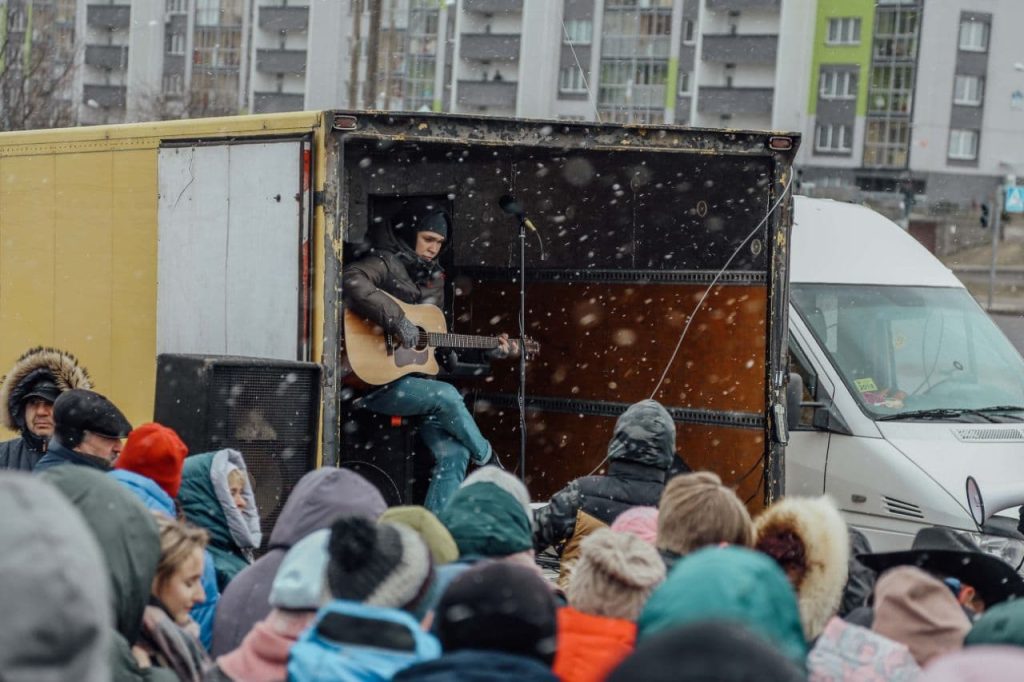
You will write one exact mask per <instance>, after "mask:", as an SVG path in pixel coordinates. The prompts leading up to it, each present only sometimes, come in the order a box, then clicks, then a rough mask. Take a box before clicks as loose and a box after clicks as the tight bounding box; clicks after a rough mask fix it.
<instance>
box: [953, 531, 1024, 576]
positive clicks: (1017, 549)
mask: <svg viewBox="0 0 1024 682" xmlns="http://www.w3.org/2000/svg"><path fill="white" fill-rule="evenodd" d="M964 535H966V536H967V537H968V538H969V539H970V540H971V542H973V543H974V544H976V545H978V547H979V548H980V549H981V551H982V552H985V554H991V555H992V556H995V557H999V558H1000V559H1002V560H1003V561H1005V562H1006V563H1008V564H1010V565H1011V566H1013V569H1014V570H1015V571H1017V572H1018V573H1020V572H1021V566H1022V565H1024V540H1018V539H1017V538H1008V537H1005V536H1002V535H989V534H987V533H964Z"/></svg>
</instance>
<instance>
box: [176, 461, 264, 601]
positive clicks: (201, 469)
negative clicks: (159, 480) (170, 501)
mask: <svg viewBox="0 0 1024 682" xmlns="http://www.w3.org/2000/svg"><path fill="white" fill-rule="evenodd" d="M233 466H234V467H238V468H239V469H240V470H241V471H242V473H243V474H244V473H246V467H245V460H244V459H242V455H241V453H239V452H238V451H237V450H218V451H217V452H207V453H203V454H201V455H192V456H191V457H188V458H187V459H186V460H185V466H184V468H183V469H182V474H181V488H180V489H179V490H178V504H180V505H181V509H182V511H183V512H184V514H185V518H186V519H188V520H189V522H191V523H192V524H194V525H196V526H200V527H201V528H204V529H205V530H206V532H207V533H209V534H210V544H209V545H208V549H209V551H210V554H211V555H212V556H213V566H214V569H215V570H216V573H217V587H218V589H219V590H220V591H221V592H223V591H224V588H225V587H226V586H227V584H228V583H229V582H230V581H231V579H232V578H234V577H235V576H236V575H238V573H239V572H241V570H242V569H243V568H245V567H246V566H248V565H249V564H250V563H251V561H252V555H253V552H254V551H255V550H256V549H257V548H258V547H259V546H260V542H261V540H262V537H263V536H262V534H261V533H260V517H259V512H258V511H257V509H256V498H255V496H254V495H253V492H252V488H251V487H250V485H249V483H248V476H247V477H246V486H245V491H244V492H243V497H244V498H245V501H246V509H245V510H240V509H238V508H237V507H236V506H235V505H234V503H233V502H232V501H231V494H230V492H229V487H228V481H227V476H228V471H229V470H230V469H231V467H233Z"/></svg>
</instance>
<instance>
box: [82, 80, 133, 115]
mask: <svg viewBox="0 0 1024 682" xmlns="http://www.w3.org/2000/svg"><path fill="white" fill-rule="evenodd" d="M124 99H125V86H123V85H86V86H84V87H83V88H82V102H83V103H85V105H86V106H88V107H98V108H100V109H124ZM93 103H95V104H93Z"/></svg>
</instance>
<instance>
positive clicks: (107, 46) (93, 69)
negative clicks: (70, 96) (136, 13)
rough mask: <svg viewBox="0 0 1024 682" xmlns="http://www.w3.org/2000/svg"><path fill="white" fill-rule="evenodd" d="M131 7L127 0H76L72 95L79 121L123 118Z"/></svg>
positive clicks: (104, 120)
mask: <svg viewBox="0 0 1024 682" xmlns="http://www.w3.org/2000/svg"><path fill="white" fill-rule="evenodd" d="M131 9H132V8H131V4H130V3H129V2H127V1H123V2H115V1H114V0H106V1H105V2H99V1H90V0H77V4H76V9H75V35H76V37H77V41H78V43H79V49H78V54H77V57H78V59H79V60H80V61H79V62H78V64H77V68H76V69H75V84H74V94H75V101H76V102H77V104H78V122H79V123H81V124H84V125H91V124H98V123H121V122H123V121H124V120H125V112H126V104H127V93H128V42H129V37H130V29H131V26H132V22H131Z"/></svg>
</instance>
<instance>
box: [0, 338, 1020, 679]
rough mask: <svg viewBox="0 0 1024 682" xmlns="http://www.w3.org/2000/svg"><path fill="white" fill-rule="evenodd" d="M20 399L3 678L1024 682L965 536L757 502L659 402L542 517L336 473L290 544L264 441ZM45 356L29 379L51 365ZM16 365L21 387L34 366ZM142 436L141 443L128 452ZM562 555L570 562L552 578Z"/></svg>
mask: <svg viewBox="0 0 1024 682" xmlns="http://www.w3.org/2000/svg"><path fill="white" fill-rule="evenodd" d="M22 365H24V366H21V367H20V369H19V370H18V371H16V372H13V373H12V374H9V375H8V377H7V379H5V381H4V383H3V385H2V386H0V404H2V405H3V406H4V407H5V408H6V414H5V415H4V416H5V419H6V420H7V423H8V425H9V426H11V427H13V428H15V429H17V430H18V431H19V433H20V434H21V435H20V436H19V438H20V440H19V439H15V441H17V442H15V441H10V442H8V443H5V444H3V445H0V466H2V467H3V469H5V471H0V513H2V514H3V515H4V519H5V523H4V524H2V526H0V546H2V550H3V551H0V571H2V572H3V575H4V577H5V582H4V589H3V590H0V595H2V596H0V608H2V609H3V612H4V613H6V614H7V616H6V618H5V627H4V628H2V629H0V678H3V679H5V680H6V679H9V680H33V681H36V680H41V681H44V682H45V681H48V680H81V681H83V682H93V681H96V682H99V681H104V682H106V681H108V680H115V681H118V682H120V681H122V680H124V681H138V680H183V681H188V682H199V681H207V682H213V681H227V680H234V681H239V682H241V681H244V682H272V681H283V680H293V681H295V682H307V681H308V682H312V681H314V680H315V681H332V680H338V681H342V680H344V681H348V680H391V679H394V680H401V681H405V682H413V681H419V682H441V681H446V680H470V681H472V680H479V681H490V680H527V681H530V680H536V681H545V680H551V681H555V680H561V681H562V682H597V681H599V680H609V681H610V682H622V681H627V680H643V681H651V682H659V681H661V680H683V681H686V680H693V681H697V680H702V681H721V682H734V681H735V682H739V681H748V680H749V681H753V680H758V681H764V682H772V681H778V682H790V681H797V680H813V681H820V682H827V681H837V682H838V681H840V680H857V681H862V682H872V681H876V680H877V681H883V680H892V681H896V682H903V681H908V682H909V681H913V680H920V682H952V681H957V680H961V681H970V680H986V681H991V682H1000V681H1001V680H1011V679H1012V680H1015V679H1018V678H1017V675H1020V674H1021V673H1020V672H1019V671H1021V670H1024V649H1022V647H1024V600H1021V599H1018V597H1021V596H1024V580H1022V578H1021V576H1020V575H1019V574H1018V573H1017V571H1016V570H1015V569H1014V568H1013V567H1011V566H1010V565H1009V564H1007V563H1005V562H1004V561H1002V560H1001V559H1000V558H998V557H996V556H993V555H991V554H988V553H985V552H982V551H981V550H980V549H979V548H978V547H977V546H975V545H974V544H973V543H972V542H971V540H970V538H969V537H967V536H966V535H964V534H960V533H957V532H955V531H952V530H950V529H942V528H928V529H924V530H922V531H920V532H919V533H918V535H917V537H916V538H915V539H914V545H913V547H912V548H911V549H909V550H905V551H900V552H882V553H878V552H872V551H871V548H870V547H869V546H868V544H867V541H866V539H865V537H864V536H863V535H861V534H860V533H858V532H856V531H855V530H853V529H850V528H847V526H846V524H845V522H844V521H843V518H842V517H841V515H840V514H839V511H838V510H837V508H836V506H835V504H834V503H833V502H832V501H831V500H829V499H828V498H826V497H814V498H811V497H803V498H801V497H787V498H784V499H781V500H778V501H776V502H775V503H773V504H771V505H769V506H768V507H767V508H765V509H763V510H761V511H760V512H759V513H757V514H756V515H755V516H753V517H752V516H751V514H750V513H749V512H748V509H747V507H746V506H745V505H744V504H743V502H742V501H741V500H740V499H739V497H737V495H736V493H735V492H734V491H733V490H732V489H731V488H730V487H729V486H728V485H725V484H723V482H722V481H721V480H720V478H719V477H718V476H717V475H716V474H714V473H711V472H706V471H698V472H689V471H685V470H684V471H680V466H679V457H678V456H677V453H676V437H675V425H674V423H673V420H672V418H671V416H670V415H669V413H668V412H667V411H666V410H665V409H664V408H663V407H662V406H661V405H660V404H658V403H657V402H655V401H652V400H646V401H642V402H640V403H637V404H635V405H633V406H631V407H630V408H629V409H627V410H626V411H625V412H624V413H623V414H622V415H621V417H620V418H619V419H618V421H617V423H616V426H615V429H614V433H613V436H612V439H611V442H610V443H609V446H608V462H609V464H608V467H607V469H606V471H605V472H604V473H602V474H598V475H593V476H588V477H584V478H581V479H577V480H575V481H571V482H569V483H568V485H567V486H566V487H565V488H564V489H563V490H561V491H559V492H558V493H557V494H555V495H554V496H553V497H552V499H551V501H550V503H549V504H547V505H545V506H543V507H540V508H539V509H537V510H536V511H535V510H534V508H533V506H532V505H531V496H530V493H529V491H528V489H527V487H526V486H525V485H524V483H523V482H522V481H521V480H519V479H518V478H516V477H515V476H513V475H512V474H510V473H508V472H506V471H503V470H501V469H500V468H498V467H496V466H482V467H479V468H477V469H476V470H474V471H473V472H472V473H471V474H470V475H469V476H467V477H466V478H465V480H464V481H462V482H461V484H460V485H459V487H458V488H457V489H456V490H454V491H453V492H452V493H451V495H450V497H449V498H448V499H447V501H446V503H445V505H444V507H443V509H441V510H440V511H439V512H438V513H436V514H435V513H433V512H432V511H430V510H428V509H427V508H425V507H419V506H400V507H391V508H388V506H387V505H386V503H385V501H384V499H383V498H382V496H381V494H380V493H379V492H378V491H377V489H376V488H375V487H374V486H373V485H371V484H370V483H369V482H368V481H367V480H365V479H364V478H362V477H361V476H360V475H359V474H357V473H355V472H353V471H351V470H348V469H345V468H333V467H324V468H320V469H316V470H314V471H311V472H309V473H307V474H306V475H305V476H304V477H303V478H302V479H301V480H300V481H299V482H298V484H297V485H296V486H295V487H294V489H293V490H292V491H291V493H290V495H289V497H288V499H287V501H286V502H285V504H284V506H283V508H282V509H281V512H280V514H279V516H278V518H277V520H276V523H275V525H274V527H273V529H272V530H271V532H270V534H269V537H268V538H267V539H266V541H264V538H263V534H262V530H263V529H261V524H260V517H259V512H258V510H257V508H256V500H255V497H254V495H253V486H252V482H251V480H250V475H249V472H248V471H247V468H246V463H245V457H244V453H240V452H237V451H235V450H231V449H224V450H220V451H217V452H208V453H196V454H189V452H188V449H187V447H186V446H185V444H184V443H183V442H182V440H181V439H180V438H179V437H178V435H177V434H176V433H175V432H174V431H173V430H172V429H170V428H167V427H166V426H163V425H160V424H155V423H149V424H143V425H141V426H138V427H137V428H134V429H132V428H131V426H130V425H129V424H128V421H127V419H125V417H124V415H123V414H121V412H120V410H118V409H117V407H116V406H115V405H113V404H112V403H111V402H110V401H109V400H107V399H106V398H104V397H103V396H102V395H100V394H98V393H96V392H94V391H93V390H92V389H91V385H90V383H89V380H88V375H87V374H85V373H84V372H82V371H81V370H80V368H77V364H76V363H75V362H74V359H73V358H72V357H71V356H69V355H67V354H65V353H60V352H57V351H50V350H43V349H37V350H36V351H33V352H31V353H30V354H28V355H27V356H26V357H25V358H22ZM26 370H27V371H26ZM12 377H13V378H12ZM122 439H124V440H122ZM539 552H546V553H551V552H554V553H555V554H557V555H558V556H559V558H560V572H559V574H558V575H557V576H554V575H548V574H547V573H546V572H545V571H544V570H542V569H541V568H540V566H539V564H538V561H537V554H538V553H539Z"/></svg>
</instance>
